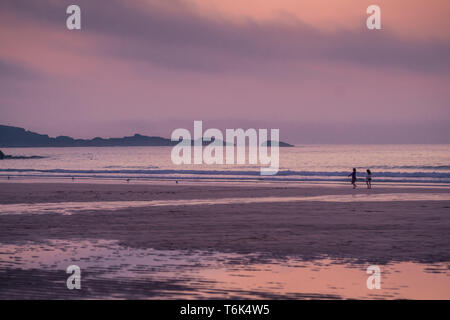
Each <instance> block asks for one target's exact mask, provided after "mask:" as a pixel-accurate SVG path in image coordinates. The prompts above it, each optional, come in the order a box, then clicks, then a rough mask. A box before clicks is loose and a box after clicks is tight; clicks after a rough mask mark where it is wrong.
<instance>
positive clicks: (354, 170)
mask: <svg viewBox="0 0 450 320" xmlns="http://www.w3.org/2000/svg"><path fill="white" fill-rule="evenodd" d="M350 176H352V185H353V189H356V168H353V172H352V173H350V174H349V175H348V177H350Z"/></svg>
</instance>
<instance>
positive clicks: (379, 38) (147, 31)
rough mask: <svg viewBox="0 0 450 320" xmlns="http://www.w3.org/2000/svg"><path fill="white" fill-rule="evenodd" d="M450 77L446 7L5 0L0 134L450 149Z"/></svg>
mask: <svg viewBox="0 0 450 320" xmlns="http://www.w3.org/2000/svg"><path fill="white" fill-rule="evenodd" d="M70 4H78V5H79V6H80V7H81V17H82V30H73V31H69V30H67V28H66V18H67V16H68V15H67V14H66V8H67V6H68V5H70ZM371 4H377V5H379V6H380V7H381V23H382V30H368V29H367V28H366V18H367V17H368V15H367V14H366V8H367V7H368V6H369V5H371ZM449 80H450V1H448V0H428V1H424V0H420V1H419V0H376V1H373V0H370V1H366V0H340V1H336V0H239V1H232V0H147V1H138V0H134V1H119V0H97V1H92V0H70V1H65V0H61V1H60V0H26V1H23V0H1V1H0V92H1V94H0V124H6V125H13V126H20V127H25V128H27V129H29V130H32V131H37V132H40V133H47V134H49V135H51V136H56V135H70V136H73V137H81V138H92V137H95V136H104V137H109V136H124V135H131V134H134V133H136V132H137V133H141V134H147V135H160V136H165V137H170V134H171V132H172V130H173V129H175V128H178V127H185V128H188V129H190V130H193V128H192V127H193V121H194V120H203V125H204V127H205V128H208V127H218V128H221V129H223V128H236V127H243V128H249V127H253V128H279V129H280V138H281V140H283V141H287V142H291V143H450V112H449V111H450V85H449V84H450V81H449Z"/></svg>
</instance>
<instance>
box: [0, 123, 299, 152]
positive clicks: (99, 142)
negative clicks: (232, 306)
mask: <svg viewBox="0 0 450 320" xmlns="http://www.w3.org/2000/svg"><path fill="white" fill-rule="evenodd" d="M209 143H210V142H204V143H203V144H204V145H207V144H209ZM176 144H178V141H171V140H170V139H166V138H162V137H149V136H144V135H140V134H135V135H134V136H129V137H123V138H100V137H97V138H94V139H74V138H72V137H68V136H58V137H56V138H52V137H49V136H48V135H46V134H39V133H36V132H32V131H27V130H25V129H24V128H19V127H11V126H4V125H0V147H3V148H24V147H33V148H36V147H129V146H135V147H147V146H148V147H164V146H174V145H176ZM279 144H280V147H293V145H291V144H288V143H285V142H282V141H280V143H279ZM269 146H270V141H269Z"/></svg>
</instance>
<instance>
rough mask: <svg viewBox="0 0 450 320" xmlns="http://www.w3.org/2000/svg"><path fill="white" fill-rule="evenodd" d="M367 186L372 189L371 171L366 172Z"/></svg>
mask: <svg viewBox="0 0 450 320" xmlns="http://www.w3.org/2000/svg"><path fill="white" fill-rule="evenodd" d="M366 184H367V189H372V172H371V171H370V169H367V170H366Z"/></svg>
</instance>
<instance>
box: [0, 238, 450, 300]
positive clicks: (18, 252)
mask: <svg viewBox="0 0 450 320" xmlns="http://www.w3.org/2000/svg"><path fill="white" fill-rule="evenodd" d="M72 264H75V265H78V266H80V268H81V270H82V289H81V290H79V291H78V290H68V289H67V288H66V279H67V276H68V275H67V274H66V268H67V266H69V265H72ZM367 266H368V265H367V264H356V263H351V262H350V261H339V260H330V259H327V258H326V257H324V258H323V259H320V260H314V261H301V260H299V259H296V258H295V257H291V258H288V259H282V260H275V259H273V258H271V259H265V258H264V257H262V256H258V255H257V254H251V255H242V254H234V253H217V252H206V251H169V250H168V251H164V250H152V249H133V248H129V247H124V246H121V245H120V244H119V243H118V242H116V241H109V240H108V241H106V240H81V241H68V240H49V241H47V242H45V243H31V242H30V243H25V244H20V245H17V244H14V245H11V244H10V245H3V246H2V247H1V249H0V283H1V284H2V285H1V286H0V298H2V299H5V298H51V299H52V298H140V299H146V298H149V299H158V298H170V299H172V298H187V299H190V298H255V299H258V298H262V299H264V298H274V299H276V298H287V299H299V298H300V299H301V298H323V299H330V298H331V299H333V298H344V299H345V298H362V299H364V298H381V299H386V298H387V299H404V298H406V299H449V298H450V271H449V267H450V266H449V265H448V264H446V263H438V264H430V265H426V264H418V263H412V262H399V263H391V264H388V265H381V266H380V268H381V289H380V290H369V289H367V287H366V280H367V277H368V274H366V268H367Z"/></svg>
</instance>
